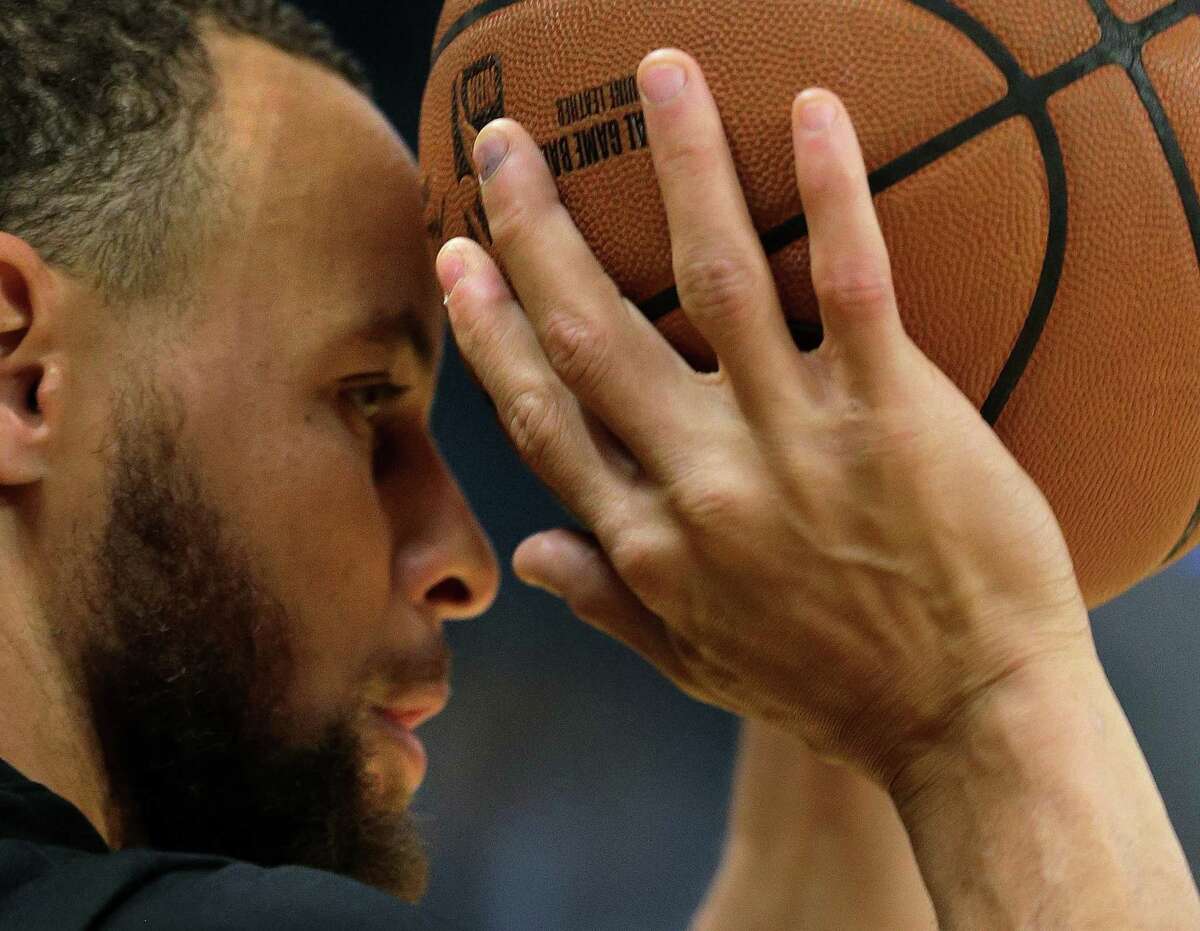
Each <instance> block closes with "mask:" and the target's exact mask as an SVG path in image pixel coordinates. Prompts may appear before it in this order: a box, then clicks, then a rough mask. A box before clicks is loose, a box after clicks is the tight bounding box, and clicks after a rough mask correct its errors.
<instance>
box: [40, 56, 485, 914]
mask: <svg viewBox="0 0 1200 931" xmlns="http://www.w3.org/2000/svg"><path fill="white" fill-rule="evenodd" d="M210 47H211V48H212V50H213V52H214V57H215V61H216V65H217V70H218V74H219V75H220V78H221V81H222V87H223V98H222V101H221V104H220V106H219V108H218V112H217V114H216V116H215V118H216V119H217V120H219V121H220V125H222V126H223V127H224V130H225V131H226V132H227V133H228V135H229V140H230V142H229V146H228V151H227V152H226V153H225V155H224V156H223V160H224V162H225V164H226V166H227V168H228V170H227V172H226V173H225V174H226V179H227V181H228V182H229V185H230V191H229V194H228V196H230V197H232V198H233V199H234V203H235V205H236V210H235V213H236V217H237V218H236V219H235V220H234V221H232V223H233V229H230V230H227V231H226V233H227V235H223V237H222V239H221V241H220V244H219V246H218V247H217V248H216V249H215V253H214V255H213V257H212V260H211V262H210V263H209V264H208V265H207V270H206V272H205V274H204V279H203V281H202V282H201V293H200V296H199V301H198V304H197V306H198V312H197V314H196V317H197V322H195V323H194V324H189V325H188V326H189V329H188V331H187V337H186V339H183V340H178V341H173V342H170V343H164V344H163V345H158V341H155V342H154V346H155V348H153V349H151V348H150V345H151V344H150V343H149V341H147V345H146V347H145V348H139V347H138V346H137V345H131V346H129V347H127V349H128V358H129V360H131V362H130V364H128V365H125V366H121V367H120V369H121V370H120V372H119V373H118V371H117V370H116V369H115V368H111V367H110V369H109V370H108V372H107V374H106V375H105V376H104V378H105V380H107V382H108V386H109V387H108V389H107V392H106V394H107V396H108V397H109V401H108V402H106V403H108V410H107V413H106V415H105V417H104V419H105V420H106V421H107V427H106V429H105V441H104V446H103V448H102V451H101V455H100V456H99V457H98V461H97V465H96V469H97V475H98V477H96V479H95V481H96V484H95V487H96V488H98V489H100V492H99V494H98V495H96V496H95V498H96V500H98V501H99V502H100V503H99V504H90V505H89V507H90V509H91V512H92V513H93V514H94V515H95V521H94V523H93V524H92V525H91V526H89V527H87V528H86V530H85V531H84V532H80V528H79V527H78V522H77V525H76V527H75V529H74V530H73V532H72V536H71V538H70V539H71V541H72V542H71V543H70V544H69V545H67V544H64V545H62V546H61V547H60V549H59V553H60V557H59V561H58V567H57V570H56V571H55V573H54V584H52V585H50V586H49V589H48V591H49V593H48V594H47V595H46V600H47V602H48V604H47V611H48V614H49V615H50V617H51V618H53V620H54V623H55V624H56V625H57V626H59V627H61V628H63V629H66V630H74V631H75V633H74V634H73V636H74V637H75V638H77V639H76V641H75V643H76V646H75V648H74V650H73V652H74V653H75V655H76V660H75V668H74V674H75V675H76V676H77V677H78V680H79V686H80V691H81V693H82V694H83V695H84V696H85V699H86V702H87V709H88V713H89V714H90V715H91V716H92V717H93V720H94V723H95V725H96V729H97V733H98V736H99V738H100V740H101V745H102V749H103V753H104V757H105V760H104V764H105V768H106V771H107V772H108V774H109V776H110V778H111V780H112V782H113V787H114V793H116V796H117V799H116V800H117V802H118V804H119V805H120V806H122V807H123V808H124V809H125V810H127V812H128V816H129V824H130V825H131V826H132V825H136V827H131V831H132V834H131V836H132V837H133V838H134V840H135V841H136V842H138V843H142V844H145V845H147V846H153V847H159V848H168V849H176V850H188V851H194V852H215V853H220V854H225V855H228V856H232V857H237V858H241V859H247V860H250V861H252V862H256V863H260V864H263V865H273V864H280V863H300V864H306V865H310V866H314V867H318V868H325V869H331V870H334V871H337V872H341V873H344V874H347V875H351V876H354V877H355V878H358V879H361V880H363V881H365V882H368V883H370V884H372V885H375V886H378V887H380V888H384V889H387V890H389V891H392V892H393V893H394V894H397V895H399V896H400V897H402V898H407V899H410V900H411V899H415V898H418V897H419V896H420V895H421V893H422V891H423V888H424V884H425V861H424V856H423V854H422V851H421V847H420V843H419V839H418V838H417V837H416V834H415V832H414V830H413V828H412V826H411V823H410V821H409V818H408V815H407V813H406V808H407V805H408V802H409V799H410V797H411V794H412V792H413V791H414V790H415V789H416V788H417V785H418V784H419V782H420V780H421V778H422V775H423V766H422V764H421V762H420V761H419V759H416V758H414V757H413V756H412V755H411V754H410V753H409V752H407V751H405V750H404V748H403V746H402V744H401V742H400V741H399V740H398V739H397V738H396V737H395V736H394V735H393V734H392V732H391V731H389V729H388V728H387V727H386V726H385V725H384V724H383V722H382V721H381V719H380V717H379V716H378V715H377V714H376V713H375V710H374V709H375V708H376V707H378V706H390V707H410V706H420V705H423V704H426V705H427V704H429V702H430V701H431V700H433V701H435V702H436V700H437V696H436V692H437V689H438V688H440V687H441V685H442V684H443V683H444V682H445V681H446V678H447V676H448V673H449V657H448V654H447V652H446V648H445V644H444V641H443V639H442V631H441V625H442V622H443V621H445V620H447V619H453V618H465V617H469V616H474V615H476V614H478V613H480V612H481V611H483V610H484V609H486V607H487V606H488V605H489V604H490V603H491V601H492V600H493V598H494V596H495V591H496V586H497V579H498V570H497V566H496V563H495V559H494V556H493V554H492V551H491V548H490V546H489V545H488V543H487V541H486V539H485V538H484V536H483V535H482V533H481V531H480V529H479V527H478V526H477V525H476V523H475V521H474V518H473V517H472V515H471V513H470V510H469V508H468V507H467V505H466V503H465V502H464V501H463V499H462V498H461V496H460V494H459V492H458V489H457V487H456V485H455V484H454V481H453V479H452V478H451V477H450V475H449V474H448V472H447V470H446V468H445V466H444V464H443V462H442V460H441V458H440V456H439V454H438V452H437V450H436V449H435V447H434V446H433V444H432V441H431V438H430V436H429V434H428V415H429V410H430V406H431V403H432V399H433V392H434V384H435V375H436V367H437V360H438V355H439V353H440V350H441V341H442V338H443V337H442V332H443V323H442V317H441V314H442V312H443V310H442V306H441V295H440V293H439V291H438V288H437V284H436V280H435V278H434V277H433V273H432V265H431V262H430V255H429V252H428V249H427V245H426V243H425V241H424V239H423V230H422V226H421V222H420V217H421V204H420V191H419V184H418V179H417V173H416V169H415V166H414V165H413V162H412V158H411V155H410V154H409V153H408V151H407V149H406V148H405V147H404V146H403V144H402V143H401V142H400V140H399V139H398V137H397V136H396V135H395V134H394V132H393V131H392V130H391V128H390V127H389V126H388V125H387V124H386V121H385V120H384V119H383V118H382V117H381V116H380V115H379V114H378V113H377V111H376V110H375V109H374V108H373V107H372V106H371V105H370V104H369V103H368V102H367V101H366V100H365V99H364V98H362V97H361V96H360V95H358V94H357V93H356V92H354V91H353V90H352V89H351V88H350V87H349V86H347V85H345V84H343V83H342V82H341V81H339V80H338V79H336V78H334V77H331V76H330V75H328V74H326V73H325V72H323V71H321V70H320V69H318V68H317V67H316V66H313V65H308V64H306V63H302V62H299V61H296V60H294V59H292V58H290V57H288V56H286V55H284V54H283V53H281V52H277V51H275V50H273V49H269V48H267V47H265V46H262V45H260V44H258V43H256V42H253V41H250V40H242V39H237V40H235V39H229V38H220V37H217V38H214V39H213V40H212V41H211V42H210ZM372 319H373V320H374V327H373V331H372V332H368V333H363V332H362V325H363V324H364V323H369V322H370V321H371V320H372ZM389 320H390V322H389ZM128 339H129V340H131V341H132V342H133V343H136V342H137V338H136V330H135V331H133V334H132V336H130V337H129V338H128ZM93 364H94V365H96V366H102V365H103V364H104V361H103V360H101V359H94V360H93ZM96 371H97V373H99V371H100V369H99V368H97V369H96ZM99 377H100V376H99V374H97V378H99ZM387 385H396V386H399V390H397V389H395V388H390V387H386V386H387ZM431 694H432V699H431Z"/></svg>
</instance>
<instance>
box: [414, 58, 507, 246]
mask: <svg viewBox="0 0 1200 931" xmlns="http://www.w3.org/2000/svg"><path fill="white" fill-rule="evenodd" d="M502 116H504V69H503V68H502V67H501V64H500V59H499V57H498V56H496V55H486V56H484V57H483V58H480V59H479V60H478V61H476V62H475V63H474V64H472V65H470V66H469V67H467V68H464V69H463V70H462V72H461V73H460V74H459V75H458V77H456V78H455V79H454V83H453V85H451V88H450V138H451V144H452V146H453V157H454V185H455V189H454V190H453V191H447V192H446V194H445V195H444V196H443V197H442V202H441V204H440V205H439V209H438V211H437V212H436V213H435V212H434V211H433V210H432V209H430V213H429V222H428V224H427V228H428V231H429V234H430V236H431V237H433V238H434V239H441V238H443V236H444V234H445V231H446V226H447V222H446V221H447V217H446V214H447V211H448V210H454V209H455V208H454V206H453V204H452V203H451V202H452V201H453V202H457V203H458V204H462V205H464V206H463V207H462V224H463V226H464V227H465V229H466V235H468V236H470V237H471V238H472V239H474V240H476V241H477V242H482V243H490V242H491V241H492V237H491V231H490V230H489V229H488V224H487V215H486V214H485V213H484V210H483V199H482V198H481V197H480V194H479V183H478V180H477V179H476V175H475V167H474V164H473V163H472V160H471V152H472V150H473V149H474V147H475V139H476V138H477V137H478V135H479V133H480V131H481V130H482V129H483V127H485V126H486V125H487V124H488V123H490V122H492V120H498V119H500V117H502ZM452 195H453V196H452ZM426 196H427V197H428V196H429V186H428V181H426ZM466 205H469V206H466ZM428 206H429V207H430V208H432V204H430V205H428ZM453 219H454V218H453V217H451V220H452V221H453Z"/></svg>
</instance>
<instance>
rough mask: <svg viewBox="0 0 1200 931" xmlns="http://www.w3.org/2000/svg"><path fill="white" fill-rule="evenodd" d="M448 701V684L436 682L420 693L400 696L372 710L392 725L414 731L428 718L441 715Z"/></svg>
mask: <svg viewBox="0 0 1200 931" xmlns="http://www.w3.org/2000/svg"><path fill="white" fill-rule="evenodd" d="M449 701H450V686H449V684H448V683H446V682H438V683H435V684H434V685H431V686H427V687H425V688H423V689H421V690H420V691H417V692H410V693H408V694H406V695H402V696H400V697H399V698H398V699H396V700H395V701H394V702H391V703H390V704H388V705H387V706H382V705H376V706H375V709H374V710H375V713H376V714H378V715H381V716H382V717H384V718H386V719H387V720H388V721H389V722H391V723H392V724H395V725H397V726H399V727H402V728H404V729H405V730H408V731H415V730H416V729H417V728H418V727H420V726H421V725H422V724H424V723H425V722H426V721H428V720H429V719H430V718H432V717H434V716H436V715H439V714H441V713H442V711H444V710H445V708H446V704H447V703H448V702H449Z"/></svg>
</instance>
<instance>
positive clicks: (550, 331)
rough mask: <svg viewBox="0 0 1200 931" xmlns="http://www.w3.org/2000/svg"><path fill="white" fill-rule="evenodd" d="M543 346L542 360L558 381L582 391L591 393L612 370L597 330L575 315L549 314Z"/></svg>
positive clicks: (602, 339) (588, 322)
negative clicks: (556, 375)
mask: <svg viewBox="0 0 1200 931" xmlns="http://www.w3.org/2000/svg"><path fill="white" fill-rule="evenodd" d="M543 343H544V348H545V351H546V358H547V359H548V360H549V361H550V365H551V367H552V368H553V369H554V371H556V372H557V373H558V374H559V377H561V378H562V379H563V381H565V382H566V383H567V384H568V385H572V386H575V387H578V388H580V389H582V390H584V391H590V390H593V389H595V388H596V387H597V386H598V385H599V384H600V383H601V382H603V381H604V379H605V378H606V377H607V376H608V374H609V370H610V369H611V367H612V366H611V362H610V360H609V354H608V352H607V350H606V346H607V342H606V340H605V338H604V336H603V335H602V334H601V333H600V328H599V327H598V326H597V325H595V324H594V323H592V322H590V321H588V320H584V319H582V318H580V317H579V316H578V315H575V314H572V313H566V312H564V313H555V314H552V315H551V316H550V318H549V320H548V322H547V323H546V328H545V336H544V337H543Z"/></svg>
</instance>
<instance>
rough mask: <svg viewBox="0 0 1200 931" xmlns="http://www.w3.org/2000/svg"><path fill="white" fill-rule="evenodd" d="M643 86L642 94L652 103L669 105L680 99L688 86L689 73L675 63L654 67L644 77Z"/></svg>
mask: <svg viewBox="0 0 1200 931" xmlns="http://www.w3.org/2000/svg"><path fill="white" fill-rule="evenodd" d="M641 84H642V93H643V94H644V95H645V97H646V99H647V100H649V101H650V102H651V103H653V104H664V103H668V102H669V101H671V100H673V99H675V98H676V97H678V96H679V92H680V91H682V90H683V88H684V85H686V84H687V72H686V71H684V70H683V69H682V68H681V67H679V65H676V64H673V63H664V64H661V65H654V66H653V67H651V68H648V69H647V70H646V72H645V73H644V74H643V75H642V81H641Z"/></svg>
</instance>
